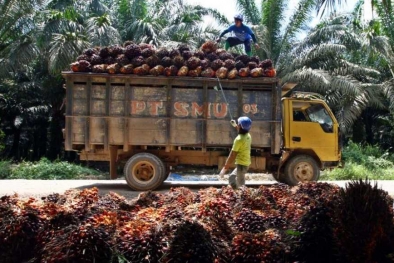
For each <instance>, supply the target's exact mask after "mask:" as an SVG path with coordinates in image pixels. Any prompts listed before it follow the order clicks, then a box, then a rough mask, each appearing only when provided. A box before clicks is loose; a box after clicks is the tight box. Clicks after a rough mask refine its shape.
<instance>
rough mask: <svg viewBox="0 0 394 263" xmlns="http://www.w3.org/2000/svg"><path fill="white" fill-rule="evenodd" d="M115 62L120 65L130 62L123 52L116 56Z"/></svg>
mask: <svg viewBox="0 0 394 263" xmlns="http://www.w3.org/2000/svg"><path fill="white" fill-rule="evenodd" d="M116 63H118V64H119V65H120V66H125V65H128V64H130V60H129V59H128V58H127V57H126V55H125V54H120V55H118V56H117V57H116Z"/></svg>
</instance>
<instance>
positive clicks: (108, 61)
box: [70, 41, 276, 79]
mask: <svg viewBox="0 0 394 263" xmlns="http://www.w3.org/2000/svg"><path fill="white" fill-rule="evenodd" d="M70 66H71V70H72V71H73V72H94V73H109V74H135V75H140V76H143V75H154V76H159V75H164V76H168V77H170V76H189V77H206V78H213V77H218V78H221V79H226V78H227V79H235V78H239V77H243V78H245V77H254V78H258V77H275V76H276V71H275V69H274V67H273V65H272V61H271V60H270V59H266V60H263V61H260V59H259V57H257V56H254V57H249V56H247V55H237V54H231V53H229V52H227V51H226V50H224V49H218V46H217V43H215V42H213V41H208V42H206V43H204V44H203V45H202V46H201V48H200V50H196V51H193V50H191V49H190V48H189V47H188V46H187V45H186V44H181V45H179V46H178V47H177V48H171V49H167V48H159V49H155V48H154V47H153V46H151V45H149V44H145V43H141V44H139V45H138V44H135V43H133V42H132V41H126V42H125V43H124V44H123V46H120V45H113V46H109V47H102V48H100V47H97V48H90V49H87V50H85V51H84V52H83V54H82V55H80V56H78V58H77V61H76V62H75V63H72V64H71V65H70Z"/></svg>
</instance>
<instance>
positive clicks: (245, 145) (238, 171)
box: [222, 117, 252, 189]
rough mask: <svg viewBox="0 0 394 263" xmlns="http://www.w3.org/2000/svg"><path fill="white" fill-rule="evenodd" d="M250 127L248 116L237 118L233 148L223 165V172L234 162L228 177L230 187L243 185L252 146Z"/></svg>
mask: <svg viewBox="0 0 394 263" xmlns="http://www.w3.org/2000/svg"><path fill="white" fill-rule="evenodd" d="M251 127H252V120H251V119H249V118H248V117H240V118H238V125H237V126H236V128H237V130H238V136H237V137H236V138H235V139H234V143H233V148H232V149H231V152H230V155H229V156H228V158H227V160H226V164H225V165H224V167H223V170H222V171H223V172H225V171H227V170H228V169H229V168H230V165H231V164H233V163H234V161H235V165H236V168H235V169H234V171H233V172H232V173H231V174H230V177H229V179H228V181H229V184H230V185H231V187H232V188H234V189H237V188H239V187H241V186H243V185H245V174H246V172H247V171H248V169H249V165H250V163H251V161H250V151H251V147H252V136H250V133H249V130H250V128H251Z"/></svg>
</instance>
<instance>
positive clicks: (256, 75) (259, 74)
mask: <svg viewBox="0 0 394 263" xmlns="http://www.w3.org/2000/svg"><path fill="white" fill-rule="evenodd" d="M249 64H250V62H249ZM249 68H250V66H249ZM250 76H252V77H253V78H259V77H262V76H263V69H262V68H253V69H252V70H251V71H250Z"/></svg>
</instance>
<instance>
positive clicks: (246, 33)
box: [220, 24, 257, 42]
mask: <svg viewBox="0 0 394 263" xmlns="http://www.w3.org/2000/svg"><path fill="white" fill-rule="evenodd" d="M229 32H234V34H235V36H236V37H237V38H238V39H239V40H241V41H245V40H250V39H253V42H257V40H256V36H255V35H254V33H253V31H252V29H250V27H248V26H245V25H244V24H242V25H241V26H240V27H237V26H236V25H235V24H234V25H231V26H230V27H229V28H227V29H226V30H224V31H223V32H222V33H221V34H220V37H222V36H224V35H225V34H227V33H229Z"/></svg>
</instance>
